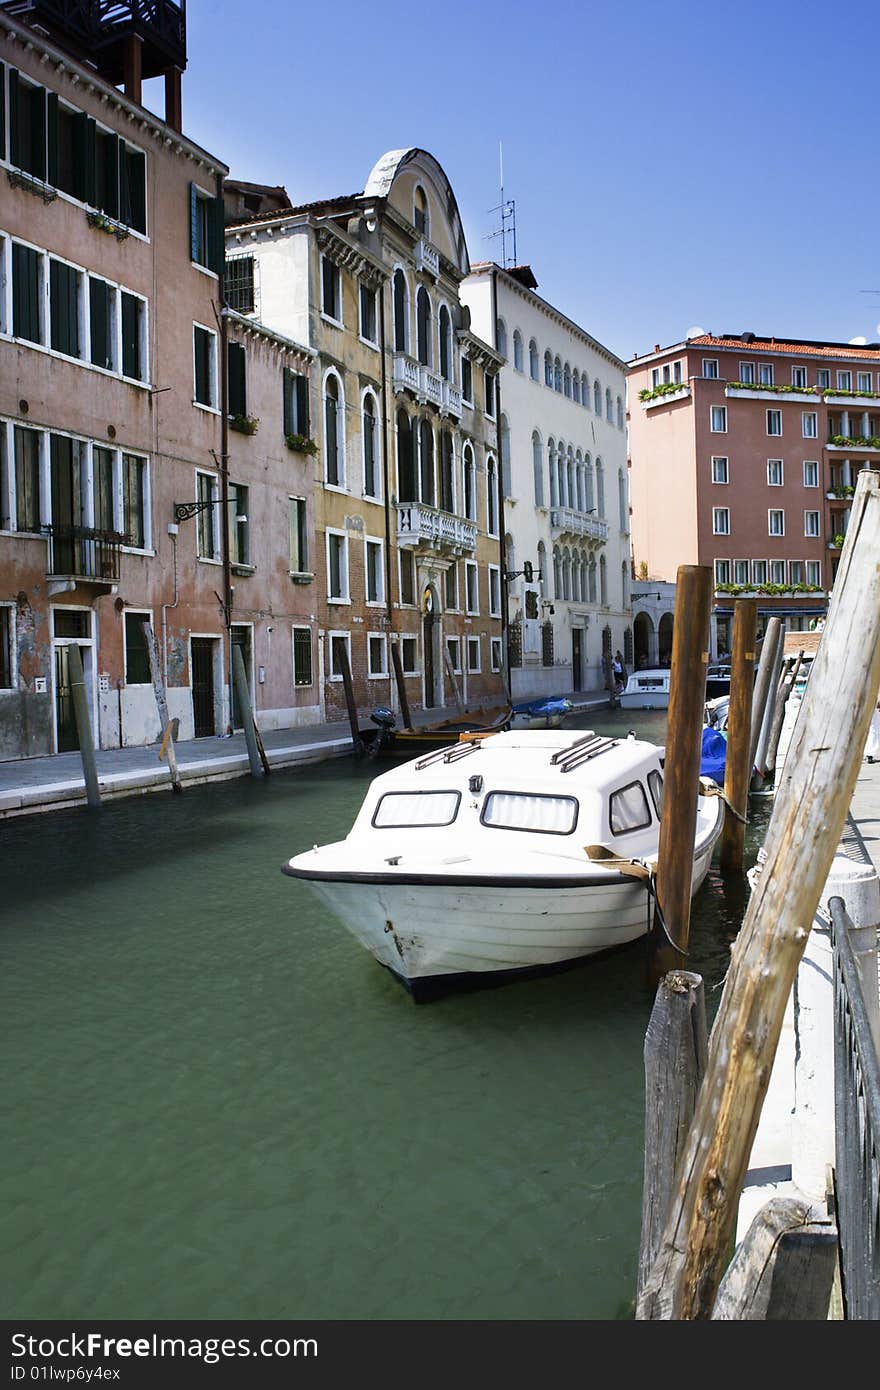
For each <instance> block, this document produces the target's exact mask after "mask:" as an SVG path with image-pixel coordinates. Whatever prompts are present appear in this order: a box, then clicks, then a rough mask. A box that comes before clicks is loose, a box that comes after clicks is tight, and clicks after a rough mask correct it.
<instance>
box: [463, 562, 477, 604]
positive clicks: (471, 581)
mask: <svg viewBox="0 0 880 1390" xmlns="http://www.w3.org/2000/svg"><path fill="white" fill-rule="evenodd" d="M464 598H465V611H466V612H467V613H471V614H478V613H479V611H480V596H479V590H478V588H477V566H476V564H475V563H474V561H473V560H465V562H464Z"/></svg>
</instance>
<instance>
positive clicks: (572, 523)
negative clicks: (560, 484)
mask: <svg viewBox="0 0 880 1390" xmlns="http://www.w3.org/2000/svg"><path fill="white" fill-rule="evenodd" d="M550 529H551V530H552V531H556V532H558V534H559V535H566V536H587V537H588V538H589V539H590V540H594V541H607V539H608V522H607V521H602V520H600V518H599V517H596V516H591V515H590V514H589V513H588V512H578V511H575V510H574V509H573V508H572V507H551V509H550Z"/></svg>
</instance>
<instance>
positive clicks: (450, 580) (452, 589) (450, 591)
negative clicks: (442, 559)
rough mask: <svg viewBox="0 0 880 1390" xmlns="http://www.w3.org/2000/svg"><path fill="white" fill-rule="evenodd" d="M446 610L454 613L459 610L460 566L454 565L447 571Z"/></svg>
mask: <svg viewBox="0 0 880 1390" xmlns="http://www.w3.org/2000/svg"><path fill="white" fill-rule="evenodd" d="M446 608H447V610H451V611H453V612H455V611H457V609H458V565H456V564H454V563H453V564H451V565H450V566H449V569H448V570H447V571H446Z"/></svg>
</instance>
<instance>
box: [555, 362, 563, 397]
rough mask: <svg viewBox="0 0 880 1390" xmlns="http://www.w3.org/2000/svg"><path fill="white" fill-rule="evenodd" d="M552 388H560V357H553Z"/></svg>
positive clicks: (557, 389) (558, 389)
mask: <svg viewBox="0 0 880 1390" xmlns="http://www.w3.org/2000/svg"><path fill="white" fill-rule="evenodd" d="M553 390H554V391H560V392H561V390H562V359H561V358H559V357H555V358H554V359H553Z"/></svg>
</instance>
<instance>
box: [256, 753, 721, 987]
mask: <svg viewBox="0 0 880 1390" xmlns="http://www.w3.org/2000/svg"><path fill="white" fill-rule="evenodd" d="M662 795H663V749H662V748H659V747H657V746H656V745H655V744H651V743H646V742H644V741H641V740H638V739H636V738H634V737H632V736H630V737H628V738H625V739H615V738H605V737H601V736H598V735H596V734H594V733H585V734H583V735H580V736H579V737H577V738H575V739H574V740H572V737H571V734H570V733H567V732H563V731H557V730H543V731H538V730H527V731H522V732H517V731H509V732H506V733H499V734H494V735H491V736H488V737H484V738H478V737H473V738H465V740H464V741H462V742H461V743H459V744H457V745H455V746H454V747H452V748H449V749H445V750H444V749H441V750H438V751H437V752H435V753H433V754H430V755H428V756H426V757H424V758H418V759H415V760H413V761H412V762H408V763H405V764H401V765H399V766H397V767H395V768H394V769H393V770H392V771H389V772H387V773H384V774H383V775H382V776H380V777H377V778H376V779H375V780H374V781H373V782H372V783H371V785H370V789H369V791H368V792H367V795H366V797H365V799H364V802H363V805H362V807H361V809H360V812H359V813H358V816H357V818H356V820H355V822H354V825H353V826H352V829H351V831H350V832H349V834H348V836H347V837H346V838H345V839H344V840H341V841H338V842H337V843H335V844H330V845H324V846H322V847H318V846H317V845H316V846H315V847H314V848H313V849H312V850H309V851H307V852H306V853H304V854H298V855H296V856H295V857H294V858H293V859H291V860H290V861H289V862H288V863H287V864H285V865H284V866H283V867H284V872H285V873H287V874H290V875H291V876H292V877H295V878H300V879H303V880H304V881H305V882H307V883H308V884H309V885H310V887H311V888H312V889H313V890H314V891H315V892H316V893H317V894H318V896H319V897H321V898H322V900H323V901H324V902H325V903H326V905H327V906H328V907H329V908H330V910H331V911H332V912H333V913H334V914H335V915H336V916H337V917H338V918H339V919H340V920H341V921H342V922H343V923H344V925H345V926H346V927H347V928H348V929H349V930H350V931H351V932H352V934H353V935H354V936H355V937H356V938H357V939H358V940H359V941H360V942H361V944H362V945H363V946H365V947H366V949H367V950H369V951H371V952H372V954H373V955H374V956H375V958H376V959H377V960H378V961H379V962H380V963H381V964H382V965H385V966H387V968H388V969H389V970H391V971H393V973H394V974H395V975H397V976H398V977H399V978H400V979H401V980H403V981H404V983H405V984H407V985H408V986H409V987H410V989H411V990H412V991H413V993H414V994H415V995H416V996H417V997H418V995H419V994H423V993H427V992H432V991H433V990H434V989H435V988H436V986H437V985H438V984H444V985H448V984H450V983H456V982H459V981H461V980H462V979H465V978H466V979H468V980H470V981H473V979H474V978H475V977H481V978H482V979H483V980H485V979H487V978H489V977H491V976H492V975H493V974H508V973H510V972H521V971H530V972H531V971H534V970H536V969H546V968H548V967H558V966H560V965H563V964H568V963H571V962H573V961H576V960H579V959H581V958H582V957H586V956H590V955H593V954H595V953H596V952H599V951H605V950H608V949H609V948H611V947H614V946H620V945H624V944H626V943H628V942H630V941H633V940H635V939H636V938H638V937H640V936H643V935H644V934H645V933H646V931H647V930H648V926H649V921H650V902H651V898H650V895H649V893H648V892H647V891H646V890H647V888H648V887H649V886H650V880H651V878H652V875H653V872H654V870H655V868H656V861H657V849H658V843H659V834H660V811H661V807H662ZM722 810H723V805H722V802H721V801H720V799H719V798H716V797H711V796H708V795H701V796H700V798H699V805H698V819H697V831H696V837H695V844H694V869H693V880H692V886H693V891H696V889H697V888H698V887H699V885H700V884H701V883H702V881H703V879H704V877H705V875H706V872H707V870H708V868H709V863H710V861H711V857H712V850H713V847H714V844H715V841H716V839H717V837H718V835H719V834H720V830H721V823H722Z"/></svg>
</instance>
